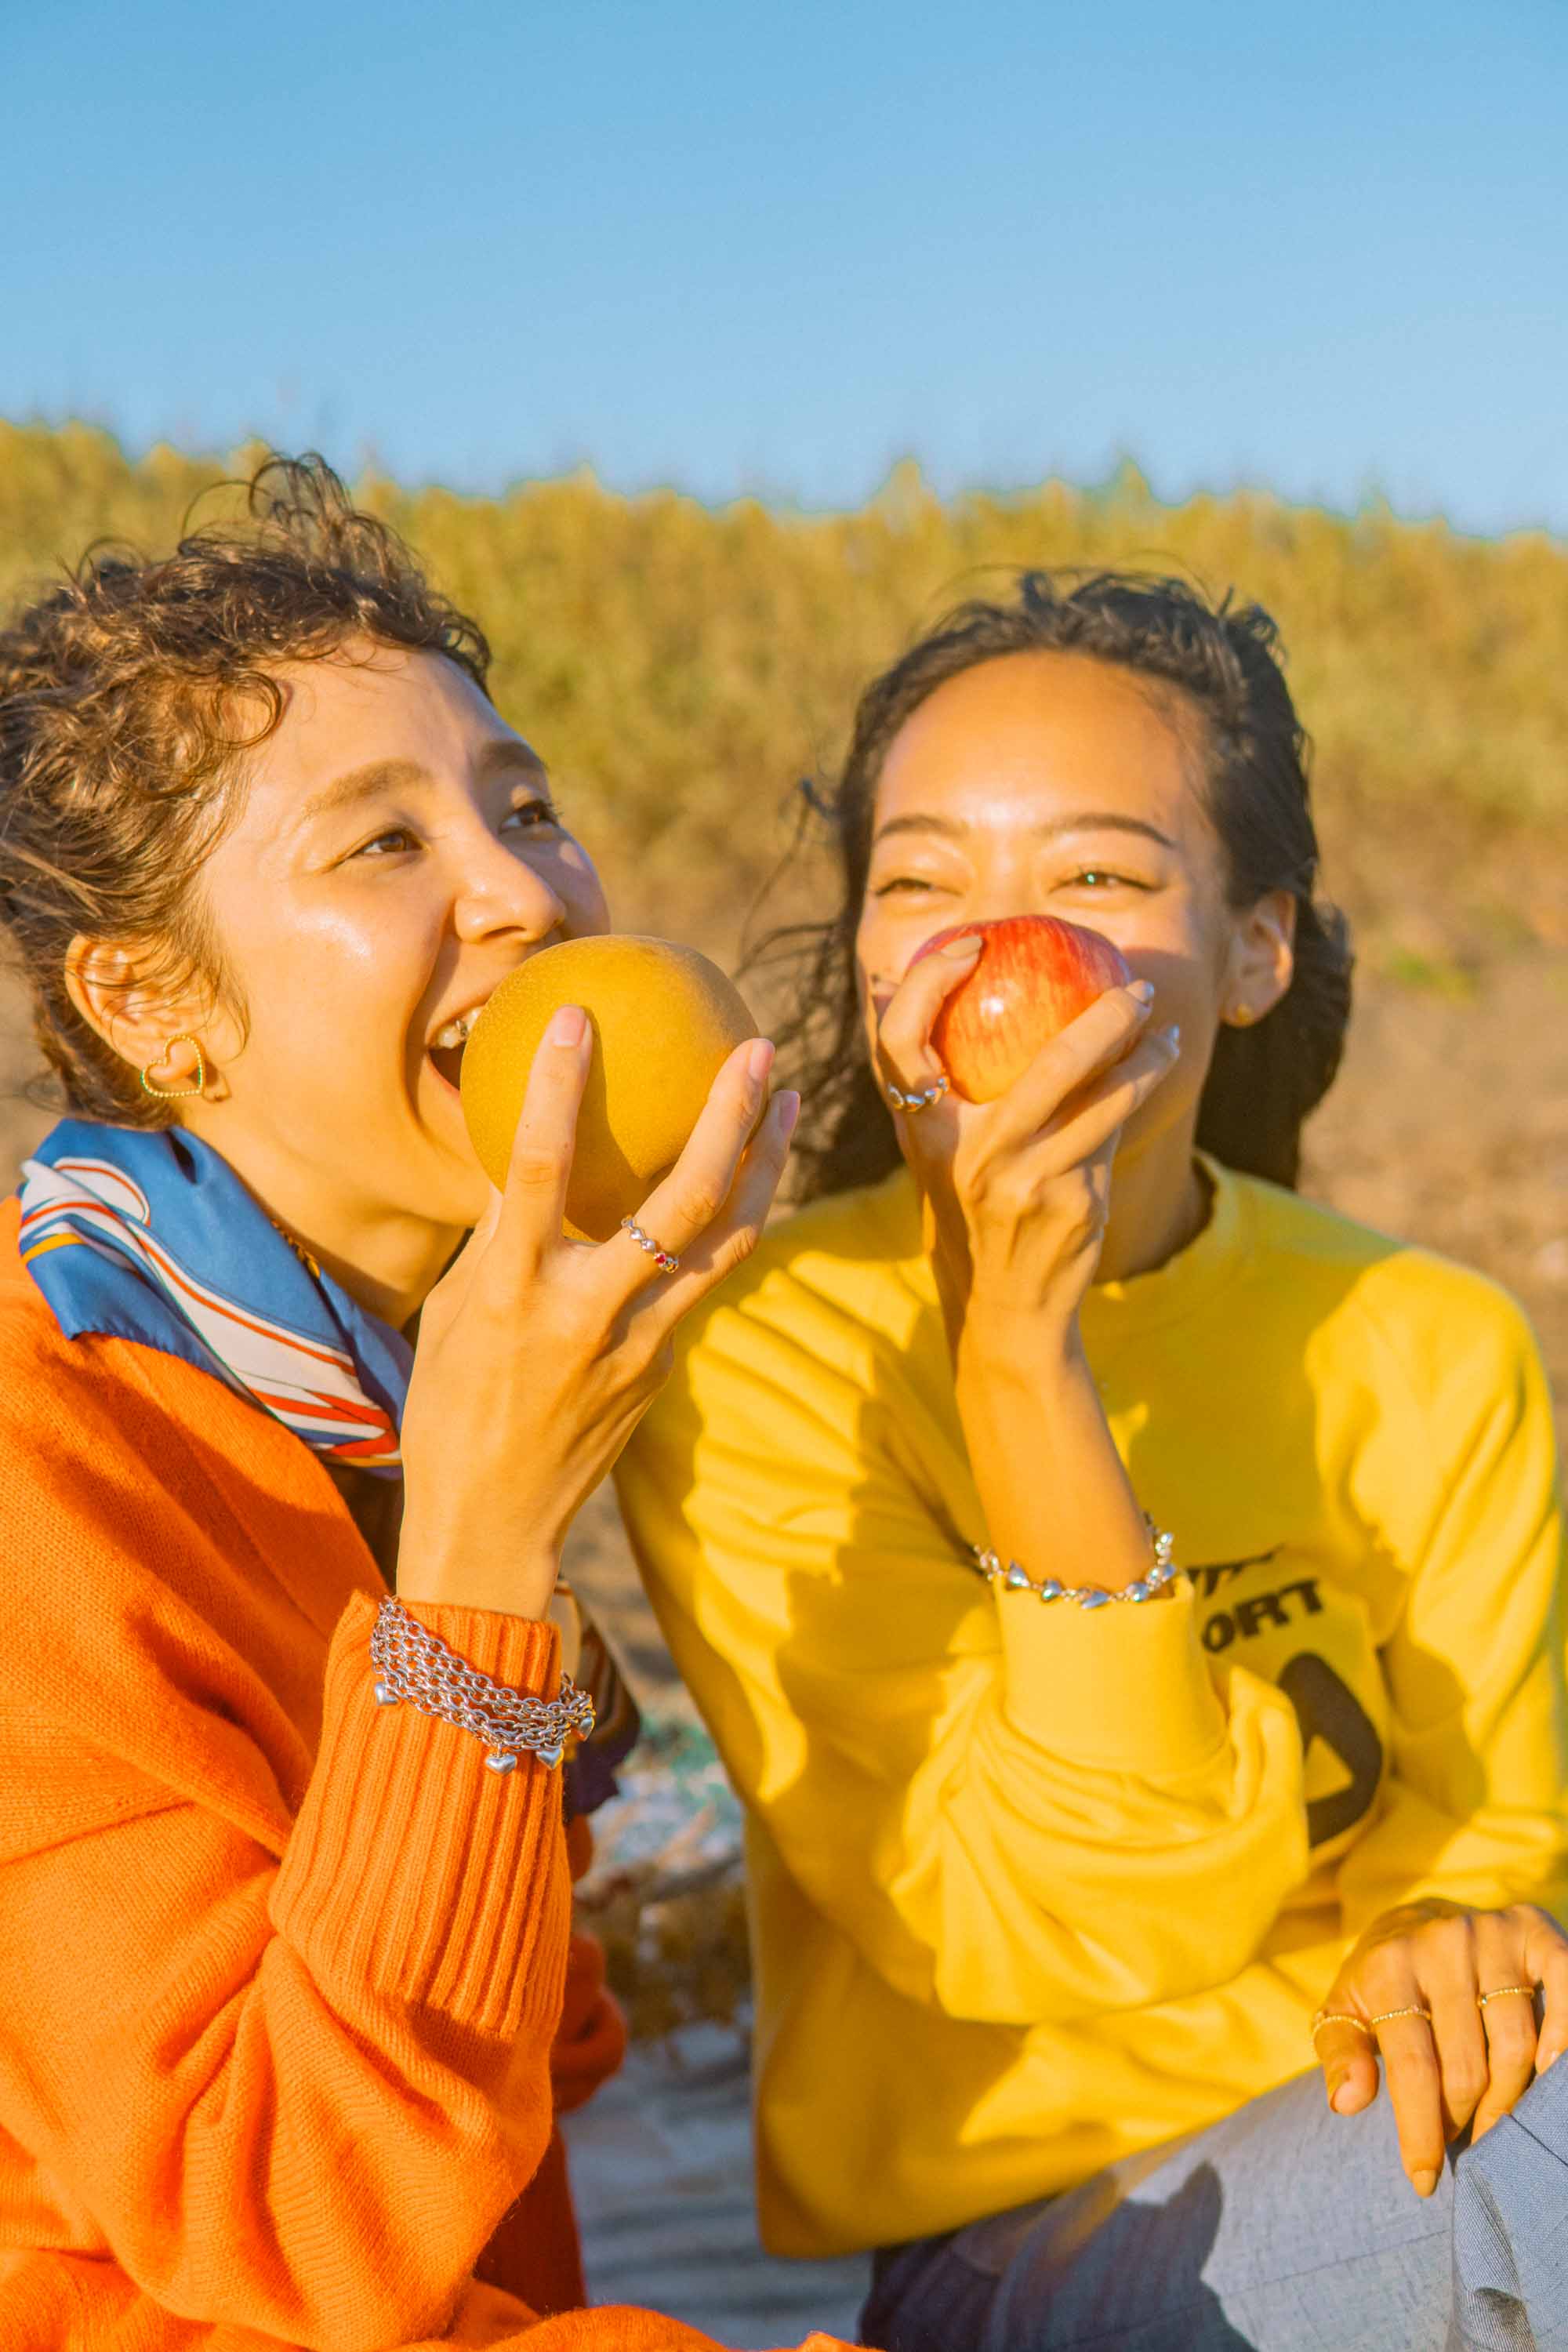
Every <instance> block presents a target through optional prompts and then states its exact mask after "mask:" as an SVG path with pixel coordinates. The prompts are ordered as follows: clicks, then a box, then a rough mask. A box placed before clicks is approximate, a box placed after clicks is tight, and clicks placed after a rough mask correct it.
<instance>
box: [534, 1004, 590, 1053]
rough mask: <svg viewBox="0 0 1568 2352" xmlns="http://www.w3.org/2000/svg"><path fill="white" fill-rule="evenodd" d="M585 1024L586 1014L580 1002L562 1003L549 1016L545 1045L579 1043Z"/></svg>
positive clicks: (581, 1041)
mask: <svg viewBox="0 0 1568 2352" xmlns="http://www.w3.org/2000/svg"><path fill="white" fill-rule="evenodd" d="M587 1026H588V1016H587V1014H586V1013H584V1010H583V1008H582V1006H581V1005H580V1004H563V1005H561V1006H559V1007H558V1008H557V1010H556V1011H555V1012H553V1013H552V1014H551V1016H550V1026H549V1027H548V1028H547V1029H546V1031H545V1033H544V1042H545V1044H546V1045H581V1044H582V1043H583V1033H584V1030H585V1029H586V1028H587Z"/></svg>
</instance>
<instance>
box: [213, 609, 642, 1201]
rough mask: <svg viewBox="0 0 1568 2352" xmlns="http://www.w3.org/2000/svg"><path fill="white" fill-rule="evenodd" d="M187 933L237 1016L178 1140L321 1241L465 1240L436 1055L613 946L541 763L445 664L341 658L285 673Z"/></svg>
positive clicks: (466, 1151) (461, 1182) (352, 652)
mask: <svg viewBox="0 0 1568 2352" xmlns="http://www.w3.org/2000/svg"><path fill="white" fill-rule="evenodd" d="M277 676H278V678H279V683H280V684H281V685H282V687H283V688H284V689H285V693H286V697H287V707H286V709H285V713H284V716H283V719H282V720H281V722H280V723H279V726H278V727H277V729H276V730H274V732H273V733H272V734H271V735H270V736H268V738H267V739H266V740H265V741H264V742H263V743H262V744H261V745H260V746H259V747H258V750H257V751H255V752H254V753H253V754H251V755H249V756H248V757H247V761H246V768H245V781H244V782H243V784H242V786H241V790H242V793H243V799H242V803H241V806H240V808H239V812H238V814H237V817H236V819H235V821H234V822H233V824H231V825H230V827H229V829H228V830H227V831H226V833H225V834H224V835H223V837H222V838H221V840H220V841H219V843H218V844H217V845H216V848H215V849H214V851H213V853H212V855H211V856H210V857H209V858H208V860H207V862H206V864H205V866H204V868H203V869H202V874H201V877H200V884H199V912H200V914H201V916H202V917H203V918H204V919H205V926H206V929H207V930H208V932H209V934H210V936H211V938H212V940H213V942H214V944H215V946H216V951H217V956H218V959H219V961H220V963H221V966H222V969H223V972H224V975H225V980H226V982H228V983H231V984H232V990H233V995H234V998H235V1000H236V1002H237V1005H239V1006H242V1007H243V1015H240V1014H238V1013H236V1012H234V1011H226V1010H225V1009H224V1006H223V1004H222V1003H220V1004H219V1006H218V1007H217V1009H216V1011H215V1012H214V1013H212V1015H211V1016H210V1017H209V1018H207V1019H206V1020H205V1021H204V1022H203V1024H202V1030H201V1034H202V1039H203V1044H204V1045H205V1050H206V1055H207V1059H208V1062H209V1063H210V1064H211V1065H212V1066H213V1068H214V1071H215V1073H216V1080H217V1083H216V1086H215V1087H214V1089H213V1098H212V1099H209V1100H205V1101H200V1102H196V1101H193V1102H191V1103H189V1104H188V1105H187V1106H186V1109H187V1111H188V1112H189V1114H190V1117H189V1121H188V1123H189V1125H190V1126H191V1127H192V1129H194V1130H195V1132H197V1133H199V1134H201V1135H203V1136H205V1139H207V1140H208V1141H210V1142H211V1143H212V1144H213V1145H214V1146H215V1147H216V1149H217V1150H220V1151H222V1152H224V1153H225V1155H226V1157H227V1158H228V1159H229V1160H231V1162H232V1163H233V1164H234V1165H235V1166H236V1167H237V1168H238V1169H239V1171H240V1172H241V1173H242V1174H244V1175H245V1176H246V1177H247V1180H248V1181H251V1182H252V1183H253V1185H254V1186H255V1188H256V1189H257V1190H258V1191H259V1192H261V1194H262V1197H263V1198H265V1199H268V1200H278V1201H284V1200H287V1201H289V1202H290V1203H294V1204H298V1203H300V1201H301V1199H303V1200H305V1201H306V1202H315V1203H317V1204H318V1205H317V1206H316V1207H315V1208H313V1209H310V1208H306V1209H301V1208H300V1207H299V1206H298V1205H296V1207H295V1213H296V1214H297V1215H299V1216H300V1220H301V1223H306V1224H308V1225H310V1226H313V1227H314V1228H315V1230H316V1231H318V1232H319V1233H320V1234H321V1239H322V1241H323V1243H326V1242H328V1241H329V1240H330V1238H331V1234H333V1233H335V1232H338V1231H342V1230H343V1229H344V1228H345V1226H352V1225H353V1222H354V1220H355V1219H356V1218H358V1219H360V1220H362V1221H367V1222H368V1223H370V1224H372V1225H377V1224H385V1223H387V1221H388V1220H391V1221H393V1222H396V1221H398V1220H400V1219H405V1218H410V1219H413V1220H415V1221H417V1222H419V1223H426V1224H429V1225H436V1226H444V1227H462V1226H466V1225H470V1224H472V1223H474V1222H475V1221H476V1220H477V1218H478V1217H479V1214H480V1213H481V1211H482V1209H483V1206H484V1202H485V1201H486V1199H487V1197H488V1186H487V1184H486V1181H485V1178H484V1176H483V1174H482V1173H481V1172H480V1171H479V1166H478V1163H477V1162H476V1160H475V1159H474V1155H473V1151H472V1149H471V1147H470V1145H469V1143H468V1133H467V1130H466V1129H465V1127H464V1124H463V1117H462V1108H461V1104H460V1101H459V1097H458V1090H457V1087H456V1085H455V1084H454V1083H453V1080H454V1079H455V1077H456V1076H457V1071H458V1064H459V1061H460V1054H459V1053H458V1051H455V1050H447V1051H443V1050H442V1049H441V1048H439V1047H436V1046H435V1045H434V1041H435V1040H436V1038H437V1035H438V1034H441V1033H443V1032H444V1031H449V1024H451V1023H453V1022H454V1020H457V1019H458V1018H459V1017H460V1016H462V1015H464V1014H467V1013H472V1012H473V1011H474V1010H475V1009H476V1008H477V1007H479V1006H480V1005H482V1004H483V1003H485V1002H486V1000H487V999H488V998H489V995H490V993H491V992H492V991H493V990H494V989H495V987H496V986H497V984H498V982H500V981H502V980H504V979H505V977H506V975H507V974H508V972H510V971H512V970H514V969H515V967H516V966H517V965H518V964H520V963H521V961H523V959H524V958H525V957H526V956H528V955H530V954H531V953H532V952H533V951H534V950H536V949H538V948H541V947H544V946H546V945H548V944H550V943H551V942H552V941H554V940H561V939H566V938H574V937H578V936H581V935H584V934H585V933H590V932H595V931H603V930H605V929H607V928H608V914H607V911H606V908H605V899H604V894H603V892H602V890H601V888H600V887H599V881H598V877H597V876H596V875H595V871H594V867H593V866H592V864H591V863H590V861H589V859H588V857H587V856H586V854H585V853H584V850H583V849H582V848H581V847H580V846H579V845H578V844H577V842H576V841H574V838H573V836H572V835H570V834H569V833H568V832H567V831H566V830H565V828H564V826H563V824H562V822H561V820H560V817H559V816H558V814H556V811H555V808H554V805H553V803H552V799H551V795H550V787H549V782H548V779H547V777H546V775H545V772H544V769H543V767H542V763H541V761H540V760H539V758H538V756H537V754H536V753H535V752H534V751H532V750H531V748H530V746H529V745H528V744H527V743H525V742H524V741H523V740H522V738H521V736H520V735H518V734H516V733H514V731H513V730H511V729H510V727H508V726H507V725H506V724H505V722H504V721H503V720H502V719H500V717H499V716H498V714H497V712H496V711H495V709H493V708H492V706H491V705H490V703H489V702H488V701H487V700H486V698H485V697H484V695H483V694H482V693H481V692H480V691H479V688H478V687H477V686H476V685H475V684H474V683H473V681H472V679H471V678H469V677H468V675H467V673H466V672H465V671H463V670H462V669H460V668H459V667H458V665H457V664H456V663H455V662H452V661H449V660H447V658H446V657H445V656H442V655H439V654H434V653H428V652H423V651H417V652H409V651H405V650H403V649H400V648H394V647H389V646H382V645H376V646H368V645H362V646H351V647H347V648H345V649H344V655H343V656H342V657H341V658H331V659H328V660H322V661H311V662H299V663H289V664H284V665H282V666H281V667H279V671H278V672H277Z"/></svg>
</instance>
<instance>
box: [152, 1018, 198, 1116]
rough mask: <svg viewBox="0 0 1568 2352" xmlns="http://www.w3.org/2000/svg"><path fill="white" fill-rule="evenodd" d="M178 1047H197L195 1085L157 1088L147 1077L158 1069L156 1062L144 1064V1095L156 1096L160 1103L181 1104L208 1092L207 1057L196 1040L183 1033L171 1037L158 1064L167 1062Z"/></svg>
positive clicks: (158, 1058)
mask: <svg viewBox="0 0 1568 2352" xmlns="http://www.w3.org/2000/svg"><path fill="white" fill-rule="evenodd" d="M176 1045H195V1049H196V1075H195V1083H194V1084H193V1085H191V1086H188V1087H155V1086H154V1085H153V1081H152V1079H151V1078H150V1077H149V1076H147V1073H148V1071H149V1070H151V1069H153V1068H155V1067H156V1062H144V1063H143V1064H142V1069H141V1072H140V1076H141V1079H142V1092H143V1093H144V1094H149V1095H155V1096H156V1097H157V1098H158V1100H159V1101H160V1102H179V1101H180V1100H181V1099H182V1098H183V1097H184V1096H186V1095H199V1094H205V1092H206V1084H207V1064H206V1055H205V1054H204V1053H203V1052H202V1049H201V1045H200V1043H199V1041H198V1040H197V1039H196V1038H195V1037H187V1036H185V1035H184V1034H183V1033H182V1034H181V1035H179V1036H178V1037H170V1038H169V1039H167V1041H166V1042H165V1044H164V1046H163V1052H162V1053H161V1054H160V1055H158V1056H157V1062H166V1061H167V1060H168V1058H169V1056H170V1055H171V1054H172V1053H173V1052H174V1048H175V1046H176Z"/></svg>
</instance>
